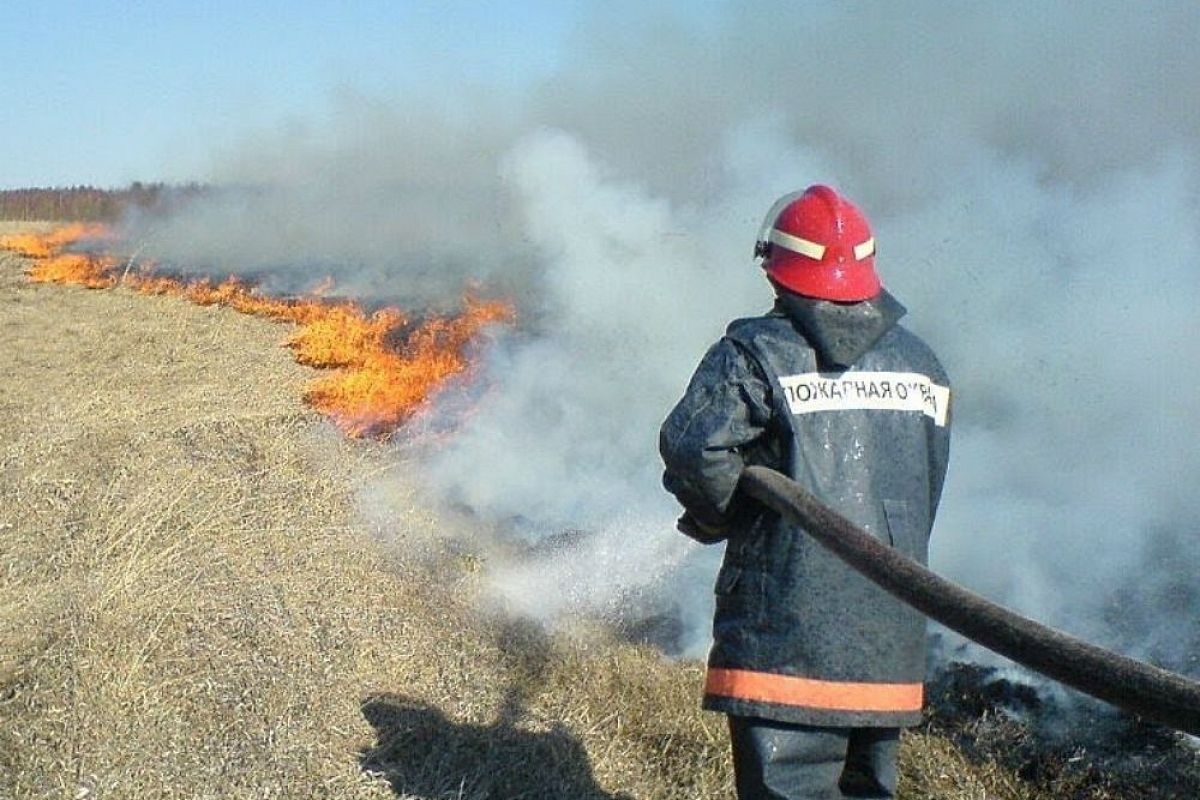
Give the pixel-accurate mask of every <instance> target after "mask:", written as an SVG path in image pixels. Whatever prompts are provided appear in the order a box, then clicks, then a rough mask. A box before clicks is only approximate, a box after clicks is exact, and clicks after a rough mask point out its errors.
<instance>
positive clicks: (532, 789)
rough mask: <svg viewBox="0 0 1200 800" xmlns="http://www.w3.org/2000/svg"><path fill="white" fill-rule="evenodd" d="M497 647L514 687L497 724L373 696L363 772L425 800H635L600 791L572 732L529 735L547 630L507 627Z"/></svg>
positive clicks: (548, 650) (548, 657) (547, 658)
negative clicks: (371, 740)
mask: <svg viewBox="0 0 1200 800" xmlns="http://www.w3.org/2000/svg"><path fill="white" fill-rule="evenodd" d="M496 645H497V647H498V648H499V650H500V653H501V655H502V658H503V669H504V674H505V675H507V676H508V681H509V683H508V687H507V691H506V692H505V694H504V698H503V700H502V701H501V704H500V707H499V709H498V710H497V720H496V722H494V723H492V724H491V725H472V724H469V723H456V722H452V721H451V720H449V719H447V718H446V715H445V714H443V713H442V712H441V710H440V709H438V708H436V707H435V706H432V705H430V704H428V703H424V702H421V701H419V700H416V699H414V698H410V697H405V696H403V695H397V694H380V695H375V696H373V697H369V698H367V700H366V701H365V702H364V703H363V705H362V713H363V716H364V717H365V718H366V719H367V721H368V722H370V723H371V725H372V726H373V727H374V728H375V734H376V743H375V746H374V747H371V748H369V749H367V750H365V751H364V752H363V753H362V755H361V763H362V768H363V769H364V770H367V771H370V772H372V773H376V774H380V775H382V776H384V777H386V778H387V780H388V782H389V783H391V785H392V789H393V790H394V791H395V792H396V793H397V794H399V795H403V796H405V797H413V798H422V800H446V799H448V798H454V800H515V799H516V798H521V800H543V799H544V800H630V798H629V796H628V795H624V794H611V793H609V792H606V791H604V790H603V789H602V788H600V786H598V785H597V784H596V781H595V778H594V777H593V776H592V766H591V762H590V761H589V760H588V755H587V751H586V750H585V749H584V746H583V743H582V742H581V741H580V740H579V738H578V737H577V736H575V735H573V734H572V733H571V732H570V731H569V730H568V729H567V728H566V727H565V726H562V725H560V724H558V723H555V724H554V725H552V726H551V727H550V729H549V730H542V731H529V730H523V729H522V727H521V725H520V723H521V721H522V720H523V719H524V718H525V708H526V705H527V703H528V700H529V698H530V697H531V696H532V694H533V693H535V692H536V691H537V689H538V687H539V686H540V685H541V684H542V682H543V679H544V677H545V674H546V670H547V669H548V665H549V664H550V662H551V661H552V660H553V652H552V651H553V648H552V646H551V643H550V640H549V639H548V638H546V636H545V634H544V633H543V632H542V631H541V629H540V628H538V627H537V626H536V625H534V624H532V623H522V622H513V621H510V622H508V623H505V624H501V625H499V626H497V633H496Z"/></svg>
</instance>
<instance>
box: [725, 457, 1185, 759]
mask: <svg viewBox="0 0 1200 800" xmlns="http://www.w3.org/2000/svg"><path fill="white" fill-rule="evenodd" d="M739 487H740V488H741V489H742V490H743V491H745V492H746V493H747V494H748V495H750V496H751V497H753V498H755V499H756V500H759V501H760V502H762V503H763V504H765V505H766V506H767V507H769V508H771V509H772V510H773V511H775V512H777V513H778V514H780V515H782V516H784V517H786V518H788V519H790V520H792V521H793V522H796V523H798V524H799V525H800V526H801V527H803V529H804V531H805V532H806V533H807V534H808V535H810V536H812V537H813V538H814V539H816V540H817V541H818V542H820V543H821V544H822V545H824V546H825V547H827V548H828V549H829V550H831V551H833V553H834V554H836V555H837V556H838V557H839V558H841V559H842V560H843V561H845V562H846V563H847V564H849V565H850V566H851V567H853V568H854V569H856V570H858V571H859V572H861V573H862V574H863V575H865V576H866V577H867V578H870V579H871V580H872V581H874V582H875V583H877V584H878V585H879V586H880V587H882V588H883V589H886V590H887V591H888V592H890V593H892V594H893V595H895V596H896V597H898V598H900V599H901V600H903V601H904V602H905V603H907V604H908V605H910V606H912V607H913V608H915V609H916V610H918V611H920V612H921V613H922V614H924V615H925V616H927V617H929V618H930V619H933V620H936V621H938V622H940V623H941V624H943V625H945V626H946V627H947V628H950V629H952V630H955V631H957V632H958V633H961V634H962V635H963V636H966V637H967V638H969V639H972V640H974V641H975V642H978V643H979V644H981V645H983V646H984V647H987V648H988V649H990V650H993V651H995V652H997V653H999V654H1000V655H1002V656H1005V657H1007V658H1010V659H1012V660H1013V661H1015V662H1017V663H1018V664H1022V665H1024V666H1026V667H1029V668H1030V669H1032V670H1034V671H1036V672H1040V673H1041V674H1043V675H1045V676H1047V677H1049V678H1053V679H1054V680H1056V681H1059V682H1060V683H1063V684H1066V685H1067V686H1070V687H1072V688H1074V689H1078V690H1079V691H1081V692H1085V693H1087V694H1089V695H1091V696H1093V697H1096V698H1099V699H1100V700H1103V701H1105V702H1107V703H1110V704H1112V705H1114V706H1117V707H1118V708H1121V709H1123V710H1125V711H1128V712H1131V713H1133V714H1136V715H1138V716H1140V717H1143V718H1145V719H1147V720H1152V721H1154V722H1157V723H1159V724H1161V725H1165V726H1168V727H1170V728H1174V729H1175V730H1179V731H1184V732H1186V733H1190V734H1192V735H1195V736H1200V682H1197V681H1194V680H1191V679H1189V678H1187V677H1184V676H1183V675H1179V674H1177V673H1174V672H1170V671H1168V670H1165V669H1160V668H1159V667H1155V666H1152V665H1150V664H1146V663H1143V662H1141V661H1137V660H1135V659H1132V658H1128V657H1126V656H1123V655H1120V654H1117V653H1113V652H1111V651H1109V650H1105V649H1104V648H1102V647H1098V646H1096V645H1094V644H1090V643H1088V642H1085V641H1082V640H1080V639H1076V638H1074V637H1072V636H1069V635H1067V634H1065V633H1062V632H1060V631H1057V630H1054V629H1053V628H1048V627H1046V626H1045V625H1042V624H1040V623H1037V622H1034V621H1033V620H1031V619H1029V618H1027V617H1023V616H1021V615H1020V614H1017V613H1015V612H1013V611H1010V610H1009V609H1007V608H1004V607H1003V606H1000V605H997V604H996V603H993V602H991V601H990V600H986V599H984V598H983V597H980V596H979V595H977V594H974V593H973V592H970V591H968V590H966V589H964V588H962V587H961V586H958V585H957V584H955V583H952V582H950V581H948V580H946V579H945V578H942V577H941V576H939V575H937V574H936V573H934V572H932V571H930V570H929V569H927V568H925V567H924V566H922V565H920V564H918V563H917V562H916V561H913V560H912V559H910V558H908V557H906V556H904V555H902V554H901V553H899V552H898V551H896V550H894V549H893V548H891V547H888V546H887V545H885V544H883V543H882V542H880V541H879V540H877V539H876V538H875V537H874V536H872V535H871V534H869V533H868V532H866V531H864V530H863V529H862V528H860V527H858V526H857V525H855V524H854V523H852V522H850V521H849V520H848V519H846V518H845V517H843V516H841V515H840V514H838V513H837V512H835V511H833V510H831V509H829V508H828V507H826V506H825V505H823V504H822V503H821V502H820V501H819V500H817V498H816V497H814V496H813V495H812V494H811V493H810V492H808V491H807V490H805V489H804V488H803V487H802V486H800V485H799V484H798V483H796V482H795V481H793V480H791V479H790V478H787V477H785V476H784V475H781V474H780V473H778V472H776V471H774V470H771V469H767V468H766V467H757V466H755V467H747V468H746V469H745V470H744V471H743V472H742V476H741V482H740V484H739Z"/></svg>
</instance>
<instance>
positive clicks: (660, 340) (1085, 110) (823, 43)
mask: <svg viewBox="0 0 1200 800" xmlns="http://www.w3.org/2000/svg"><path fill="white" fill-rule="evenodd" d="M1196 30H1200V8H1198V7H1195V6H1192V5H1190V4H1181V3H1168V2H1159V3H1153V2H1152V3H1143V4H1139V5H1138V6H1137V7H1136V8H1134V7H1132V6H1128V5H1126V4H1121V3H1116V2H1087V3H1082V2H1080V3H1056V4H1049V5H1047V4H1042V3H1035V2H1032V1H1031V0H1020V1H1019V2H1013V3H1005V4H997V5H993V6H986V7H985V6H983V5H982V4H960V5H957V6H947V5H946V4H943V3H933V2H921V3H905V4H903V6H900V5H898V4H896V5H893V6H888V5H881V4H873V3H855V2H849V3H847V2H836V3H835V2H818V3H807V4H804V6H803V7H796V6H795V4H785V3H756V4H743V5H740V6H737V7H735V6H734V4H731V6H730V8H729V9H728V10H727V12H726V13H724V14H723V15H721V16H720V17H719V18H716V19H707V21H705V22H702V23H701V22H693V21H692V20H689V19H687V18H684V17H674V16H670V15H658V16H655V15H652V14H648V13H644V12H640V11H638V10H636V9H633V8H620V9H615V8H613V7H612V6H611V5H608V4H606V5H605V6H604V7H603V10H601V9H600V7H597V11H596V13H595V15H594V16H593V17H592V18H591V21H590V23H589V24H588V25H587V26H586V27H585V28H583V29H581V30H580V31H579V32H578V34H577V40H576V42H575V47H574V51H573V52H574V53H575V56H574V57H573V59H572V60H571V61H569V62H568V63H567V64H566V65H565V66H564V67H563V69H562V71H561V72H560V74H558V75H556V76H555V77H554V78H553V79H551V80H549V81H546V82H544V83H542V84H540V85H537V86H533V87H530V91H529V92H528V94H527V95H525V96H524V97H522V98H520V99H519V100H512V99H511V98H509V102H507V103H505V104H496V103H487V102H482V101H479V98H478V97H474V98H466V96H465V95H463V96H462V98H459V99H461V100H462V102H457V103H456V102H455V97H451V99H450V101H448V102H444V103H440V104H439V103H434V104H428V103H416V104H415V105H414V104H413V103H411V102H408V101H406V100H396V101H394V102H390V101H388V100H386V99H384V100H380V99H378V98H377V99H374V100H368V99H364V98H349V99H345V100H344V101H343V102H342V103H341V105H339V106H338V108H337V114H336V118H337V120H338V121H337V122H336V123H331V124H329V125H328V126H326V127H325V128H320V130H321V131H322V133H321V134H320V135H309V136H308V137H307V138H306V139H304V141H302V142H301V143H300V145H295V143H294V142H292V141H290V140H289V138H288V137H270V136H267V137H265V138H266V139H267V141H266V142H265V143H263V142H258V143H250V144H247V146H246V147H245V148H244V150H243V151H242V152H240V153H238V154H237V157H236V158H233V159H230V160H228V161H226V162H225V169H224V171H223V172H222V173H221V174H222V176H223V177H225V178H227V179H236V180H237V181H239V182H241V183H244V184H246V185H248V186H250V187H251V189H250V190H248V191H247V192H245V193H243V194H241V195H240V199H239V201H238V202H237V203H229V202H226V201H223V200H221V199H220V198H217V199H215V200H214V201H213V202H211V203H210V204H208V205H207V206H204V207H201V208H198V209H196V210H195V211H194V212H192V213H190V214H187V215H184V216H181V217H178V218H176V219H173V220H171V221H170V222H169V224H168V225H167V227H166V228H158V229H156V231H155V232H147V233H146V234H145V236H146V238H147V239H148V240H149V241H151V242H152V243H157V246H158V247H159V248H160V249H161V250H162V252H163V254H164V255H165V256H166V257H167V258H169V259H171V260H175V261H178V262H180V263H184V262H187V261H189V260H192V259H195V258H196V257H197V256H199V257H201V260H206V261H208V262H212V263H224V262H226V261H228V262H229V263H237V261H238V260H239V259H245V258H246V254H247V253H250V254H252V258H251V261H252V262H253V264H254V265H255V266H259V267H262V268H263V269H266V270H269V271H271V272H273V273H277V272H280V271H283V270H285V268H286V267H288V266H289V265H290V266H294V267H296V268H297V270H298V275H299V276H303V277H304V278H305V279H306V280H307V279H311V278H313V277H314V274H313V273H315V272H326V271H334V272H337V273H338V274H339V277H340V278H341V279H342V280H343V282H344V283H345V284H346V285H348V286H349V287H350V288H349V289H348V291H349V292H350V293H363V292H366V293H369V294H371V295H373V296H376V297H384V298H395V297H401V298H406V299H409V300H411V301H413V302H419V303H423V304H431V305H444V304H446V303H447V302H451V301H452V299H453V298H455V297H457V295H458V293H459V292H460V291H461V288H462V285H463V283H464V281H466V280H482V281H484V282H485V286H492V287H498V288H500V289H502V290H505V291H509V292H512V293H514V294H515V295H516V296H517V297H518V300H519V302H520V303H521V306H522V319H523V323H522V326H521V328H520V329H519V330H517V331H514V332H512V333H511V334H509V335H507V336H505V337H503V338H502V339H501V341H500V342H499V343H498V344H497V345H496V346H495V347H493V348H492V349H490V350H489V352H488V353H487V354H486V370H485V372H486V375H485V379H486V381H487V382H488V383H489V385H490V387H491V388H490V389H489V392H488V394H487V395H486V397H485V398H484V400H483V401H481V402H480V404H479V405H478V407H477V408H476V409H475V411H474V413H473V415H472V416H470V417H469V418H468V419H467V420H466V421H464V422H463V423H462V426H461V428H460V429H459V431H458V433H457V435H456V436H455V437H453V438H451V439H449V440H448V441H446V442H445V443H444V445H443V446H442V447H441V448H440V449H439V450H437V452H436V453H433V454H429V453H427V454H426V455H424V456H423V459H424V460H423V462H422V472H423V474H424V475H425V476H426V481H427V485H428V487H429V488H430V489H431V491H432V493H433V495H434V496H435V497H437V498H440V499H441V501H443V502H445V503H447V504H453V505H454V506H456V507H459V508H467V509H469V510H470V512H471V513H473V514H475V515H477V516H478V518H479V519H480V520H482V521H485V522H487V523H488V524H489V526H490V527H494V528H497V529H504V530H507V531H509V532H511V534H512V535H515V536H518V537H524V538H525V539H526V540H527V541H528V542H529V543H530V549H529V551H528V553H527V554H526V555H525V556H523V557H521V558H518V559H507V560H506V559H498V560H496V561H495V562H494V563H492V564H491V565H490V567H489V569H490V578H489V579H490V581H491V585H492V586H493V587H494V589H495V592H494V594H495V595H496V596H497V597H499V598H501V599H502V600H503V601H504V602H505V603H506V604H508V605H509V606H511V607H513V608H516V609H518V610H520V611H522V612H523V613H529V614H533V615H537V616H541V617H543V618H546V619H564V618H570V617H571V616H572V615H573V614H578V613H591V612H597V611H599V612H611V611H614V609H616V610H622V611H627V610H628V607H629V606H630V605H631V604H645V610H646V611H647V613H651V612H658V611H662V610H664V609H667V610H669V607H670V606H673V605H677V606H679V607H681V608H684V609H690V613H689V616H688V620H689V622H688V633H689V638H690V641H692V642H693V643H699V644H696V645H695V646H694V647H693V652H696V651H697V650H699V649H702V643H703V638H704V621H703V620H704V618H705V616H706V614H707V611H708V600H707V597H708V593H709V591H710V582H711V577H712V575H711V570H712V563H713V560H714V558H715V553H713V552H712V551H710V550H704V551H703V552H698V551H700V550H701V548H698V547H697V548H691V547H690V546H689V545H688V544H687V543H686V542H685V540H684V539H683V538H682V537H680V536H679V535H677V534H675V533H673V531H672V523H673V519H674V516H675V513H676V509H675V508H674V507H673V504H672V502H671V500H670V498H668V497H667V496H666V495H665V494H664V493H663V492H662V491H661V489H660V488H659V483H658V478H659V476H658V471H659V466H658V461H657V454H656V434H657V427H658V424H659V422H660V421H661V419H662V418H663V416H664V415H665V414H666V413H667V411H668V410H669V408H670V406H671V404H672V403H673V402H674V400H675V399H676V398H677V396H678V395H679V393H681V392H682V390H683V388H684V385H685V383H686V380H687V377H688V375H689V374H690V372H691V370H692V369H693V367H694V365H695V363H696V362H697V361H698V359H699V357H700V356H701V354H702V353H703V351H704V349H705V348H706V347H707V346H708V345H709V344H710V343H711V342H712V341H713V340H714V339H715V338H716V337H717V336H719V335H720V333H721V330H722V328H723V326H724V324H725V323H726V322H728V320H729V319H731V318H732V317H734V316H737V315H743V314H748V313H756V312H758V311H761V310H763V309H764V308H765V307H767V305H768V304H769V300H770V292H769V290H768V288H767V286H766V284H765V283H764V282H762V279H761V277H760V276H758V275H757V274H755V268H754V267H753V265H752V263H751V260H750V258H749V253H750V249H751V245H752V242H753V237H754V233H755V231H756V229H757V227H758V224H759V223H760V221H761V215H762V214H763V213H765V210H766V209H767V208H768V207H769V206H770V204H771V203H772V202H773V201H774V200H775V199H776V197H777V196H778V195H780V194H782V193H784V192H786V191H790V190H793V189H796V188H802V187H803V186H805V185H807V184H809V183H813V182H818V181H828V182H833V183H834V184H836V185H838V186H840V187H841V188H843V189H844V190H846V192H847V193H848V194H849V195H850V196H852V197H853V198H854V199H856V201H857V202H858V203H859V205H860V206H862V207H863V208H864V210H865V211H867V213H868V214H869V215H870V216H871V218H872V220H873V222H874V224H875V227H876V235H877V240H878V241H879V243H880V255H879V261H878V264H879V268H880V270H881V272H882V274H883V278H884V281H885V283H886V284H887V285H888V286H889V287H890V288H891V289H892V290H893V292H894V293H895V294H896V295H897V296H898V297H899V298H900V299H901V301H902V302H904V303H905V304H906V305H907V306H908V307H909V309H910V314H909V317H908V318H907V320H906V324H908V325H910V327H912V328H913V329H915V330H916V331H917V332H918V333H920V334H921V335H923V336H924V337H926V338H927V340H928V341H929V342H930V343H931V344H932V345H933V347H934V348H935V349H936V350H937V351H938V352H939V353H940V354H941V355H942V357H943V361H944V362H945V364H946V366H947V368H948V370H949V372H950V375H951V377H952V379H953V381H954V383H955V387H956V407H955V413H956V428H955V440H954V445H953V455H952V464H951V472H950V478H949V482H948V486H947V490H946V494H945V497H944V504H943V508H942V512H941V514H940V517H939V520H938V523H937V526H936V529H935V546H934V553H933V563H934V566H935V567H936V568H938V569H939V570H941V571H943V572H944V573H946V574H947V575H948V576H950V577H951V578H953V579H957V580H959V581H961V582H963V583H965V584H967V585H969V586H971V587H973V588H975V589H977V590H979V591H981V592H983V593H985V594H988V595H989V596H991V597H993V598H995V599H997V600H999V601H1001V602H1004V603H1006V604H1008V605H1011V606H1015V607H1016V608H1018V609H1020V610H1022V611H1024V612H1026V613H1028V614H1030V615H1032V616H1034V617H1037V618H1039V619H1041V620H1044V621H1047V622H1049V623H1052V624H1055V625H1058V626H1060V627H1063V628H1066V629H1068V630H1071V631H1074V632H1076V633H1080V634H1083V635H1085V636H1088V637H1090V638H1092V639H1095V640H1097V641H1099V642H1101V643H1103V644H1107V645H1112V646H1117V647H1119V648H1121V649H1124V650H1125V651H1127V652H1131V653H1133V654H1135V655H1140V656H1146V657H1153V658H1156V659H1160V660H1163V661H1166V662H1168V663H1172V664H1173V665H1175V666H1179V667H1182V668H1184V669H1187V670H1190V671H1192V672H1200V666H1198V665H1197V664H1196V663H1195V661H1194V658H1195V656H1194V653H1195V651H1196V646H1197V642H1198V641H1200V633H1198V630H1197V627H1198V623H1197V619H1198V618H1200V598H1198V597H1197V592H1196V590H1195V589H1194V588H1191V586H1192V584H1194V581H1195V575H1196V569H1197V566H1198V562H1200V541H1198V538H1200V537H1198V534H1197V522H1198V521H1200V499H1198V498H1197V497H1196V496H1195V494H1194V493H1193V492H1192V491H1191V487H1192V486H1193V485H1194V484H1195V483H1196V482H1197V479H1198V478H1200V456H1198V455H1197V450H1196V448H1195V447H1194V446H1193V445H1192V443H1191V441H1192V439H1193V438H1195V434H1196V432H1197V428H1198V427H1200V415H1198V414H1197V412H1196V411H1195V405H1194V402H1193V400H1192V398H1194V397H1195V396H1196V395H1197V391H1198V390H1200V369H1198V367H1200V364H1197V361H1198V359H1200V344H1198V343H1197V341H1198V336H1200V323H1198V322H1197V317H1196V314H1195V312H1194V309H1195V308H1196V307H1197V304H1198V301H1200V297H1198V296H1197V295H1198V294H1200V255H1198V253H1200V173H1198V171H1197V170H1198V166H1197V161H1196V159H1197V157H1200V88H1198V87H1200V84H1198V83H1197V81H1196V80H1195V76H1196V75H1200V51H1198V50H1197V49H1196V48H1195V47H1194V42H1193V38H1194V32H1195V31H1196ZM447 85H448V86H450V87H451V88H450V89H449V90H448V91H449V92H450V94H451V95H453V91H454V90H453V83H452V82H449V83H448V84H447ZM476 101H477V102H476ZM473 102H474V103H475V104H472V103H473ZM447 108H452V109H454V112H453V113H450V112H448V111H447V110H446V109H447ZM264 187H271V188H264ZM371 497H372V498H378V497H379V494H378V493H373V494H372V495H371ZM382 508H383V509H384V511H386V507H382ZM539 542H540V543H541V544H540V545H539ZM1188 659H1193V660H1192V661H1189V660H1188Z"/></svg>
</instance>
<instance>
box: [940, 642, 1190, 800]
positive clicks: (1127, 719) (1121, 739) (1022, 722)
mask: <svg viewBox="0 0 1200 800" xmlns="http://www.w3.org/2000/svg"><path fill="white" fill-rule="evenodd" d="M924 728H925V731H926V732H928V733H931V734H936V735H940V736H945V737H947V738H949V739H950V740H951V741H953V742H954V743H955V744H956V745H958V747H959V748H961V750H962V751H963V752H964V753H965V754H966V755H967V757H968V758H969V759H971V760H973V761H975V762H976V763H986V762H995V763H999V764H1001V765H1002V766H1004V767H1006V768H1008V769H1010V770H1012V771H1013V772H1015V773H1016V774H1017V775H1018V776H1019V777H1020V778H1021V779H1023V780H1025V781H1028V782H1029V783H1031V784H1034V785H1037V786H1041V787H1045V788H1046V789H1047V790H1050V791H1052V792H1053V793H1054V795H1055V796H1056V797H1060V798H1062V799H1063V800H1082V798H1095V797H1106V796H1107V797H1113V798H1123V799H1127V800H1179V799H1180V798H1196V797H1200V742H1197V741H1195V740H1194V739H1191V738H1189V737H1187V736H1185V735H1184V734H1180V733H1177V732H1175V731H1172V730H1169V729H1166V728H1163V727H1161V726H1159V725H1153V724H1151V723H1147V722H1144V721H1142V720H1140V719H1138V718H1136V717H1131V716H1129V715H1127V714H1124V713H1121V712H1118V711H1116V710H1114V709H1111V708H1110V707H1108V706H1105V705H1103V704H1101V703H1098V702H1096V701H1092V700H1090V699H1089V698H1086V697H1082V696H1079V695H1062V694H1061V693H1057V692H1049V691H1046V690H1045V689H1039V688H1037V687H1034V686H1032V685H1030V684H1025V683H1021V682H1019V681H1014V680H1010V679H1008V678H1005V677H1003V676H1001V675H1000V674H999V673H998V671H997V670H995V669H993V668H990V667H984V666H980V665H978V664H968V663H962V662H950V663H948V664H946V665H945V666H943V667H942V668H941V669H939V671H938V673H937V674H936V676H935V677H934V678H933V680H932V681H931V682H930V684H929V708H928V710H927V713H926V722H925V726H924Z"/></svg>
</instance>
